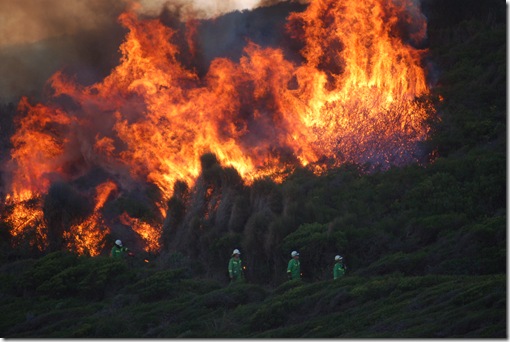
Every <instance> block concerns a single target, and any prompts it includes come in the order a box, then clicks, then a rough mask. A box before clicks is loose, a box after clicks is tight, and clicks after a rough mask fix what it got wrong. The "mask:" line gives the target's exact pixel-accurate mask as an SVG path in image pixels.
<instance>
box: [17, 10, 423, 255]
mask: <svg viewBox="0 0 510 342" xmlns="http://www.w3.org/2000/svg"><path fill="white" fill-rule="evenodd" d="M119 21H120V23H121V24H122V25H123V26H124V27H126V28H127V29H128V33H127V35H126V37H125V40H124V42H123V43H122V45H121V46H120V51H121V52H122V58H121V60H120V63H119V65H118V66H117V67H116V68H114V69H113V70H112V71H111V73H110V74H109V75H108V76H107V77H106V78H104V79H103V80H102V81H100V82H98V83H95V84H92V85H90V86H82V85H79V84H77V83H76V82H75V81H73V80H72V79H70V78H69V77H67V76H66V75H64V74H63V73H61V72H58V73H56V74H55V75H53V76H52V78H51V79H50V84H51V86H52V88H53V91H54V98H55V99H59V98H60V97H62V96H63V97H65V98H66V99H72V102H73V108H75V109H72V110H67V111H66V110H64V109H63V108H64V107H63V106H60V107H59V106H58V105H51V106H50V105H42V104H38V105H35V106H32V105H30V104H29V103H28V100H27V99H23V100H22V101H21V103H20V105H19V112H20V113H21V114H23V116H22V117H21V118H20V120H19V122H18V130H17V131H16V134H15V135H14V136H13V138H12V142H13V146H14V148H13V149H12V152H11V156H12V158H11V159H12V160H11V165H10V169H12V182H11V189H10V192H9V195H8V198H7V199H8V200H9V201H10V202H12V203H21V201H22V200H26V199H29V198H32V197H31V196H35V195H41V194H44V193H45V192H46V191H47V190H48V188H49V186H50V184H51V179H52V178H51V175H58V176H59V177H60V178H63V179H65V180H74V179H76V178H78V177H80V176H82V175H83V174H85V173H86V172H87V167H89V168H91V167H92V166H99V167H101V168H102V169H104V170H107V171H109V172H111V173H112V174H115V175H120V176H119V178H122V179H126V178H127V177H128V176H129V177H131V179H132V180H135V181H140V182H147V183H150V184H154V185H155V186H157V188H158V189H159V190H160V192H161V194H162V197H163V202H166V200H168V199H169V198H170V197H171V196H172V191H173V186H174V183H175V182H176V181H179V180H181V181H185V182H187V183H188V185H190V186H192V185H193V184H194V182H195V180H196V178H197V177H198V176H199V174H200V156H202V155H203V154H204V153H207V152H212V153H214V154H215V155H216V157H217V159H218V161H219V162H220V163H221V165H222V166H225V167H227V166H231V167H234V168H235V169H236V170H237V171H238V172H239V174H240V175H241V176H242V178H243V179H244V181H245V182H246V183H247V184H250V183H251V182H253V181H254V180H255V179H257V178H260V177H265V176H269V177H271V178H272V179H273V180H275V181H277V182H281V181H283V180H284V179H285V177H286V176H287V175H288V174H289V173H290V172H292V171H293V170H294V169H295V168H296V167H298V166H307V167H309V168H310V169H311V170H313V171H314V172H315V173H317V174H319V173H321V172H323V171H324V170H325V169H327V168H328V167H335V166H339V165H341V164H343V163H347V162H350V163H358V164H364V163H372V164H373V165H374V167H377V166H380V167H381V168H382V169H385V168H388V167H389V166H391V165H404V164H406V163H410V162H416V161H417V160H418V159H419V155H420V150H419V148H418V142H421V141H423V140H424V139H426V138H427V136H428V134H429V127H428V126H427V119H428V117H429V116H430V115H431V112H432V108H431V107H430V105H429V104H427V103H425V104H424V103H423V101H421V102H420V101H416V99H417V98H419V97H421V96H425V95H427V94H428V93H429V89H428V86H427V83H426V75H425V71H424V69H423V68H422V66H421V59H422V56H423V55H424V54H425V53H426V51H425V50H418V49H416V48H414V47H413V46H411V45H410V44H409V43H408V42H410V41H413V42H419V41H420V40H421V39H423V38H424V35H425V33H426V22H425V20H424V17H423V16H422V15H421V14H420V13H419V10H418V9H417V8H416V6H415V5H414V2H413V1H411V0H366V1H365V0H363V1H360V0H343V1H337V0H314V1H311V2H310V4H309V6H308V7H307V9H306V10H305V11H304V12H301V13H292V14H291V15H290V16H289V18H288V23H287V30H288V33H289V35H290V36H291V37H293V39H298V40H300V41H301V42H302V43H303V45H304V47H303V49H302V50H301V51H300V53H301V56H302V62H300V63H298V62H296V61H290V60H287V59H286V57H285V53H284V51H283V49H279V48H263V47H261V46H258V45H257V44H255V43H253V42H248V43H247V45H246V46H245V48H244V54H243V56H242V57H241V58H240V60H239V61H232V60H229V59H226V58H217V59H214V60H213V61H212V62H211V64H210V66H209V69H208V72H207V74H206V75H205V76H203V77H200V76H199V75H198V74H197V73H196V72H195V71H194V70H189V69H187V68H186V67H184V66H183V65H181V63H180V62H179V60H178V56H179V53H180V51H179V47H178V46H177V45H175V44H174V43H173V37H174V34H175V32H174V31H173V30H172V29H171V28H169V27H167V26H165V25H163V24H162V23H161V22H160V21H159V20H157V19H146V20H140V19H138V18H137V17H136V15H135V13H134V12H126V13H124V14H122V15H121V16H120V17H119ZM198 25H200V24H199V22H198V21H193V20H191V21H190V22H189V23H188V24H187V28H188V30H189V31H188V32H187V33H186V41H187V44H188V45H189V47H188V48H189V51H191V53H192V54H197V53H199V49H197V46H196V44H195V42H194V39H195V38H196V36H197V34H198V32H199V30H198ZM402 27H408V31H409V32H407V33H406V37H405V39H404V38H402V37H403V35H404V33H403V32H401V30H402ZM57 102H58V101H57ZM99 128H100V129H99ZM76 165H79V166H76ZM118 184H120V182H119V183H118ZM119 186H120V185H119ZM120 187H122V186H120ZM116 189H117V186H116V185H115V184H114V183H113V182H107V183H104V184H102V185H101V186H99V187H98V188H97V195H96V206H95V209H94V213H93V214H92V216H91V217H90V218H89V219H88V220H86V221H85V222H83V223H82V224H80V225H76V226H73V227H72V228H71V230H70V232H69V233H68V235H67V236H66V238H67V240H68V241H69V248H72V249H75V250H76V251H78V252H79V253H89V254H91V255H97V253H99V251H100V249H101V247H102V243H103V242H102V240H103V239H104V237H105V234H106V233H107V227H104V225H105V224H104V222H103V219H102V217H101V214H100V209H101V208H102V207H103V206H104V204H105V203H106V201H107V200H108V197H109V195H110V193H111V192H112V191H114V190H116ZM119 191H122V189H121V190H119ZM216 205H218V203H216ZM156 206H157V207H158V208H159V209H160V211H161V214H162V217H164V216H165V212H166V207H165V206H164V205H162V204H161V203H156ZM211 210H214V208H211ZM29 216H30V215H29ZM29 216H27V217H26V219H28V217H29ZM120 219H121V221H122V222H123V223H124V224H125V225H128V226H130V227H131V228H132V229H133V230H134V231H135V232H136V233H137V234H138V235H139V236H140V237H141V238H142V239H143V240H144V241H145V243H146V246H145V250H146V251H157V250H159V249H160V244H159V237H160V235H161V226H162V224H155V225H154V226H152V225H149V224H148V223H146V222H143V221H140V220H138V219H136V218H131V217H129V216H128V215H127V214H126V213H124V214H122V215H121V217H120ZM13 220H14V219H13ZM13 222H14V221H13ZM18 227H20V226H19V225H18ZM17 229H18V228H17ZM21 229H22V228H21Z"/></svg>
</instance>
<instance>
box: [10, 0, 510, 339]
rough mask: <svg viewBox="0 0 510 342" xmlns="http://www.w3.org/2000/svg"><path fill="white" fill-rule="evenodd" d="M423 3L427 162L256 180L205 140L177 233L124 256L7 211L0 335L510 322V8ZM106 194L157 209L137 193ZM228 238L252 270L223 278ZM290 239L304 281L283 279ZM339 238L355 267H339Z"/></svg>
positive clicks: (454, 334) (171, 223)
mask: <svg viewBox="0 0 510 342" xmlns="http://www.w3.org/2000/svg"><path fill="white" fill-rule="evenodd" d="M422 7H423V11H424V13H425V15H426V16H427V18H428V41H427V48H428V49H429V54H428V56H429V57H428V59H427V61H428V63H430V66H429V69H430V78H431V81H432V82H433V83H434V87H433V91H434V94H432V95H431V99H430V100H431V101H433V102H434V105H435V107H436V109H437V112H438V116H437V117H436V118H435V119H434V122H433V123H432V125H433V127H434V131H433V134H432V136H431V137H430V139H429V140H427V141H426V142H424V143H423V145H424V146H423V147H424V149H425V150H427V151H429V152H430V160H429V161H428V162H424V163H422V164H411V165H408V166H405V167H399V168H397V167H393V168H391V169H389V170H387V171H384V172H383V171H371V172H367V168H366V166H365V165H352V164H346V165H344V166H342V167H340V168H335V169H332V170H330V171H329V172H327V173H326V174H324V175H321V176H317V175H314V174H313V173H312V172H311V171H309V170H307V169H305V168H302V169H297V170H296V171H295V172H294V173H293V174H292V175H291V176H290V177H288V178H287V179H286V180H285V181H284V182H283V183H281V184H278V183H275V182H273V181H272V180H269V179H261V180H258V181H255V183H254V184H252V185H249V186H247V185H244V184H243V182H242V180H241V178H240V176H239V174H238V173H237V171H236V170H234V169H232V168H228V167H223V166H222V165H220V164H219V162H218V161H217V159H216V157H215V156H214V155H212V154H206V155H203V156H202V157H201V165H202V172H201V175H200V177H199V179H198V180H197V183H196V185H195V186H194V187H193V188H188V187H187V186H186V184H184V183H177V184H176V185H175V191H174V195H173V197H172V198H171V199H170V201H169V202H168V206H169V212H168V215H167V217H168V218H169V219H167V221H166V222H165V223H164V227H163V229H164V230H163V240H164V244H163V245H164V249H163V250H162V251H161V253H158V254H144V253H137V255H136V256H135V257H134V258H132V259H129V260H127V261H123V260H112V259H110V258H108V257H107V256H105V255H103V256H99V257H93V258H92V257H87V256H77V255H75V254H72V253H69V252H62V251H57V252H53V253H47V254H45V255H38V254H36V253H35V254H34V253H33V251H31V250H30V248H29V247H27V246H25V249H23V248H18V249H13V248H11V247H10V245H9V243H8V242H9V234H7V231H8V229H10V227H8V225H7V224H6V223H1V227H2V228H4V229H2V232H1V234H2V240H1V245H0V253H1V254H0V261H1V266H0V293H1V294H0V308H1V313H0V336H2V337H6V338H41V337H52V338H58V337H66V338H73V337H75V338H78V337H87V338H99V337H116V338H129V337H137V338H142V337H145V338H150V337H160V338H161V337H164V338H175V337H195V338H196V337H201V338H220V337H221V338H228V337H234V338H246V337H257V338H269V337H271V338H289V337H292V338H299V337H307V338H377V337H383V338H384V337H385V338H389V337H391V338H434V337H447V338H505V337H507V326H506V323H507V322H506V315H507V309H506V308H507V303H506V298H507V283H506V268H507V264H506V260H507V250H506V245H507V241H506V235H507V234H506V220H507V217H506V215H507V214H506V207H507V203H506V165H507V160H506V157H507V156H506V133H507V132H506V129H507V128H506V7H505V4H504V3H503V1H500V0H492V1H475V0H469V1H460V0H448V1H446V0H423V1H422ZM6 108H7V107H6ZM11 110H12V108H11ZM2 141H3V143H2V145H7V142H6V140H5V139H4V140H2ZM146 195H147V196H150V194H146ZM111 206H113V207H115V206H119V207H121V206H124V207H125V208H127V211H128V213H129V214H130V215H131V216H132V217H138V218H150V217H151V215H153V214H152V208H146V207H143V206H137V203H136V199H134V198H130V197H124V198H123V197H121V198H119V199H118V200H117V201H116V202H114V203H113V204H111ZM110 209H112V208H110ZM112 239H114V238H113V237H112ZM233 248H239V249H241V251H242V259H243V261H244V262H245V264H246V266H247V270H246V278H247V281H246V283H242V284H228V278H227V274H226V265H227V263H228V259H229V257H230V255H229V254H230V252H231V250H232V249H233ZM291 250H299V252H300V254H301V262H302V271H303V280H302V281H286V278H285V268H286V263H287V261H288V259H289V254H290V251H291ZM336 254H341V255H343V256H344V259H345V262H346V265H347V267H348V271H347V274H346V276H345V277H343V278H342V279H340V280H337V281H333V280H331V278H332V266H333V257H334V256H335V255H336ZM144 259H146V260H144Z"/></svg>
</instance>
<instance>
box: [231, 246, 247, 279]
mask: <svg viewBox="0 0 510 342" xmlns="http://www.w3.org/2000/svg"><path fill="white" fill-rule="evenodd" d="M240 256H241V252H240V251H239V250H238V249H237V248H236V249H234V251H233V252H232V257H231V258H230V261H229V262H228V276H229V277H230V281H231V282H237V281H241V280H242V279H243V278H244V275H243V265H242V261H241V259H240Z"/></svg>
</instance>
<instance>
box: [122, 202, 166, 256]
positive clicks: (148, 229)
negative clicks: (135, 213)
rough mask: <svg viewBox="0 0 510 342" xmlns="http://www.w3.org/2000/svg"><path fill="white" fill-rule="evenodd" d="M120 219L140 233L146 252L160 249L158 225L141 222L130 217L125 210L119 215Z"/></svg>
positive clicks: (159, 229)
mask: <svg viewBox="0 0 510 342" xmlns="http://www.w3.org/2000/svg"><path fill="white" fill-rule="evenodd" d="M120 221H121V222H122V224H124V225H126V226H130V227H131V228H132V229H133V230H134V231H135V232H136V233H137V234H138V235H140V237H141V238H142V239H143V241H144V242H145V243H146V245H145V247H144V250H145V251H146V252H157V251H158V250H159V249H160V242H159V238H160V236H161V228H160V227H154V226H152V225H150V224H148V223H147V222H143V221H141V220H139V219H137V218H132V217H130V216H129V215H128V214H127V213H125V212H124V213H123V214H122V215H121V216H120Z"/></svg>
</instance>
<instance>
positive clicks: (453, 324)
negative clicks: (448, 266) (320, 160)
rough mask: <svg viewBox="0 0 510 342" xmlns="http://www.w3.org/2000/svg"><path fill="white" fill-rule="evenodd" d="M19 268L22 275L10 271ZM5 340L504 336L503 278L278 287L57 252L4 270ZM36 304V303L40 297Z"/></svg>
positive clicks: (356, 280) (355, 280) (399, 278)
mask: <svg viewBox="0 0 510 342" xmlns="http://www.w3.org/2000/svg"><path fill="white" fill-rule="evenodd" d="M14 270H17V271H19V270H23V271H22V273H21V276H19V274H14V273H12V272H13V271H14ZM0 286H1V290H2V293H3V295H2V298H1V299H0V305H1V307H2V311H1V313H0V318H1V319H0V322H1V323H0V332H1V335H2V336H5V337H16V338H28V337H32V338H33V337H39V338H43V337H53V338H57V337H68V338H70V337H75V338H79V337H88V338H98V337H103V338H105V337H124V338H126V337H144V338H150V337H202V338H204V337H211V338H213V337H223V338H229V337H235V338H241V337H258V338H263V337H273V338H286V337H294V338H297V337H314V338H328V337H329V338H331V337H338V338H356V337H365V338H369V337H403V338H412V337H421V338H433V337H503V336H505V334H506V320H505V312H506V299H505V298H506V276H505V275H503V274H500V275H485V276H484V275H477V276H454V275H427V276H403V275H399V274H392V275H385V276H370V277H360V276H349V277H345V278H343V279H342V280H340V281H333V280H325V281H318V282H313V283H307V282H302V281H299V280H296V281H289V282H286V283H284V284H282V285H280V286H279V287H277V288H274V289H268V288H267V287H264V286H260V285H255V284H248V283H235V284H231V285H229V286H224V285H223V284H219V283H218V282H216V281H211V280H206V279H200V278H194V277H190V276H189V275H187V274H186V272H185V271H184V270H182V269H174V270H155V269H152V270H151V269H149V268H145V269H143V268H137V269H129V268H128V267H127V265H126V264H125V263H123V262H122V261H119V260H115V259H110V258H105V257H97V258H77V257H76V256H73V255H71V254H66V253H61V252H54V253H52V254H49V255H47V256H45V257H44V258H41V259H39V260H37V261H35V260H25V261H23V262H22V263H21V264H17V265H14V264H11V265H9V267H7V266H4V267H3V268H2V273H1V282H0ZM34 299H37V300H34Z"/></svg>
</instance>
